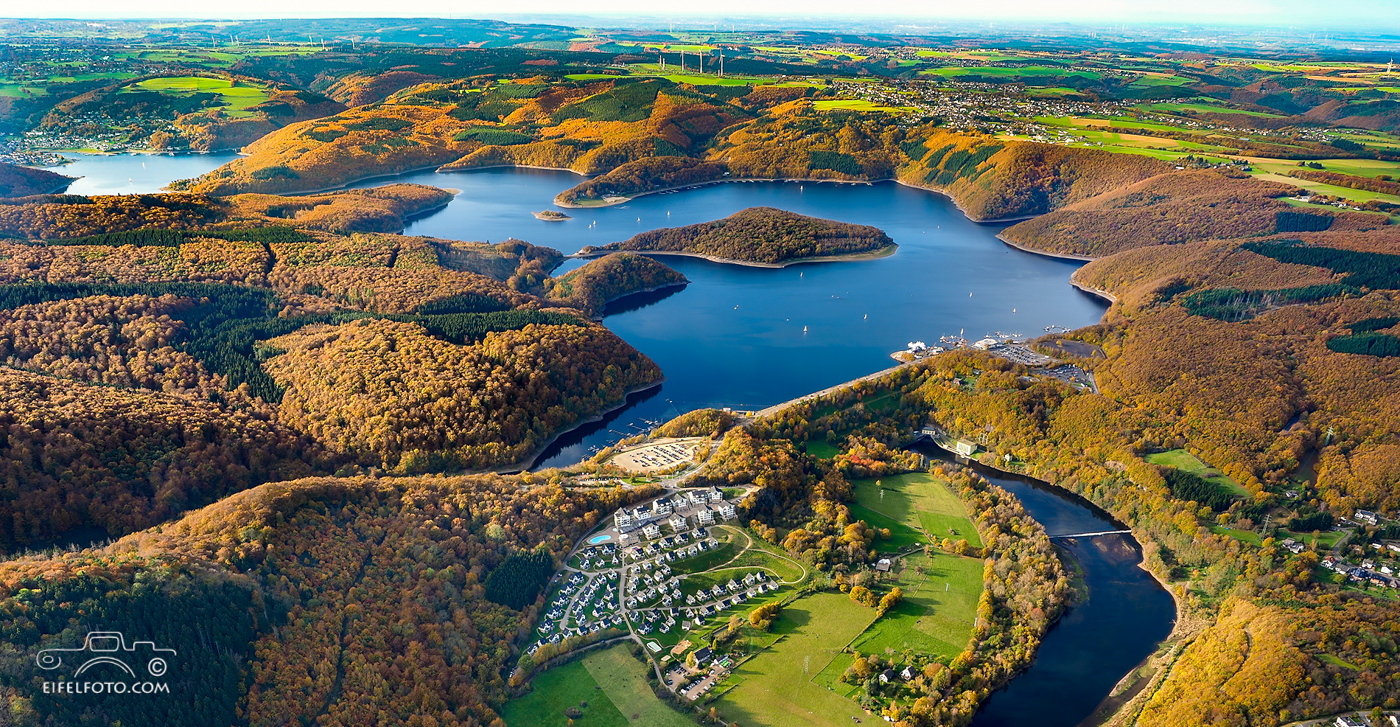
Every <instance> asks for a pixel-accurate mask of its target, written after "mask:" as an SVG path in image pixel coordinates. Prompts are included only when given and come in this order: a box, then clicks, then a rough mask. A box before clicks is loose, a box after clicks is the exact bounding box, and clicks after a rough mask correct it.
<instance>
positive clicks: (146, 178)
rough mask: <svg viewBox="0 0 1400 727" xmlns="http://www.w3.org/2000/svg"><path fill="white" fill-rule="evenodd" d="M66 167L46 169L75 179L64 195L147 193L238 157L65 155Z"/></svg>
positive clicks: (225, 155)
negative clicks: (67, 161)
mask: <svg viewBox="0 0 1400 727" xmlns="http://www.w3.org/2000/svg"><path fill="white" fill-rule="evenodd" d="M64 156H66V157H68V158H69V159H72V160H73V161H72V162H71V163H69V164H64V165H62V166H57V167H50V169H51V170H52V171H55V172H58V173H59V174H67V175H68V176H70V177H79V179H78V180H77V181H75V182H73V183H72V184H71V185H69V186H68V190H67V191H68V194H84V195H92V194H150V193H152V192H159V191H161V189H162V188H163V187H165V185H167V184H170V183H171V182H173V181H175V180H176V179H188V178H190V177H197V176H199V175H201V174H203V173H205V172H207V171H209V170H211V169H215V168H218V167H220V166H222V165H224V164H226V163H228V162H231V161H233V160H234V159H237V158H238V155H237V154H235V153H233V152H220V153H218V154H65V155H64Z"/></svg>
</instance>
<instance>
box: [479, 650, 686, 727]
mask: <svg viewBox="0 0 1400 727" xmlns="http://www.w3.org/2000/svg"><path fill="white" fill-rule="evenodd" d="M631 649H632V647H631V645H629V644H618V645H617V646H612V647H609V648H607V649H604V650H602V651H594V652H592V653H590V654H588V655H586V656H584V657H583V658H582V659H579V660H577V661H573V662H570V663H568V664H565V665H564V666H560V667H556V668H554V669H550V670H549V671H546V672H543V673H541V674H540V675H538V676H536V677H535V679H534V682H533V683H532V687H533V689H532V691H530V692H529V693H528V694H526V695H524V696H523V697H520V698H519V699H514V700H511V701H510V702H508V703H506V706H505V709H504V710H503V714H502V716H503V717H504V718H505V721H506V724H507V725H509V727H567V726H568V725H570V724H574V725H577V726H578V727H694V725H695V724H696V723H695V721H694V720H692V719H690V718H689V717H688V716H686V715H684V714H681V713H679V712H677V711H675V710H674V709H672V708H670V707H669V706H667V705H666V704H665V703H664V702H662V701H661V700H659V699H657V698H656V695H655V694H653V693H652V691H651V687H650V685H648V684H647V680H646V672H647V669H648V668H649V667H648V666H647V665H646V664H643V663H642V662H641V661H638V660H637V659H636V658H634V657H633V656H632V653H631ZM570 707H573V708H576V709H578V710H580V711H581V712H582V713H583V716H582V717H580V718H578V719H577V720H571V719H569V717H568V716H567V715H566V714H565V713H564V710H566V709H568V708H570Z"/></svg>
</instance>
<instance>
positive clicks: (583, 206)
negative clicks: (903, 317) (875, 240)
mask: <svg viewBox="0 0 1400 727" xmlns="http://www.w3.org/2000/svg"><path fill="white" fill-rule="evenodd" d="M502 166H505V165H502ZM897 181H899V180H897V179H895V178H894V177H885V178H883V179H811V178H807V177H790V178H782V177H725V178H723V179H711V180H708V181H703V182H691V183H690V184H680V185H676V186H671V187H658V188H657V189H648V190H646V191H645V192H638V193H636V194H634V195H631V196H628V197H622V198H620V199H617V200H614V201H612V202H606V201H599V202H597V203H594V204H576V203H574V202H565V201H562V200H560V199H559V197H560V195H563V194H564V192H567V191H569V190H567V189H566V190H564V192H560V193H559V194H557V195H555V196H554V204H555V205H557V206H559V207H563V208H565V209H581V210H586V209H597V208H599V207H616V206H617V205H620V204H627V203H628V202H631V201H632V200H634V199H637V198H638V197H646V196H648V195H652V194H661V193H663V192H680V191H683V190H687V189H699V188H700V187H709V186H711V185H715V184H729V183H737V182H797V183H799V184H806V183H808V182H811V183H813V184H825V183H828V182H830V183H834V184H876V183H879V182H897ZM571 189H572V188H571Z"/></svg>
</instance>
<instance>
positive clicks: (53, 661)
mask: <svg viewBox="0 0 1400 727" xmlns="http://www.w3.org/2000/svg"><path fill="white" fill-rule="evenodd" d="M174 656H175V650H174V649H162V648H159V647H157V646H156V644H155V642H154V641H133V642H131V643H130V644H128V643H127V642H126V638H125V637H123V636H122V634H121V632H120V631H90V632H88V635H87V637H86V638H84V639H83V645H82V646H79V647H78V648H76V649H44V650H43V651H40V652H39V653H38V655H36V656H35V657H34V661H35V662H36V663H37V664H38V665H39V668H40V669H49V670H52V669H57V668H58V667H60V666H63V662H64V659H65V658H66V659H69V662H70V663H72V664H78V663H81V666H79V667H78V670H77V671H75V672H74V673H73V675H74V676H78V675H80V674H82V673H83V672H85V671H87V670H88V669H91V668H92V667H95V666H98V665H101V664H109V665H111V666H114V667H117V668H118V669H121V670H122V671H124V672H126V674H127V676H130V677H135V676H136V675H137V674H138V673H139V672H145V673H147V674H150V675H151V676H153V677H159V676H164V675H165V672H166V670H167V669H169V668H170V662H169V661H167V659H168V658H171V657H174Z"/></svg>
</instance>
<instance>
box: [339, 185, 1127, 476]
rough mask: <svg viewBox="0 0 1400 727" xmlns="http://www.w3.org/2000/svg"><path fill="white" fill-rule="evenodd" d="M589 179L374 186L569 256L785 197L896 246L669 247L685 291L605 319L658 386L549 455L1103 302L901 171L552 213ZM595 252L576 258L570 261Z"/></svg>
mask: <svg viewBox="0 0 1400 727" xmlns="http://www.w3.org/2000/svg"><path fill="white" fill-rule="evenodd" d="M581 180H582V177H579V176H578V175H575V174H571V173H568V172H555V171H546V170H530V169H527V170H512V169H489V170H480V171H474V172H458V173H452V174H438V173H434V172H423V173H417V174H407V175H402V176H398V177H394V178H392V180H389V179H376V180H372V181H369V182H366V183H365V184H366V186H372V185H379V184H384V183H386V182H387V181H395V182H414V183H418V184H428V185H433V186H438V187H449V188H453V189H457V190H460V192H459V193H458V195H457V196H456V197H455V198H454V199H453V201H452V203H451V204H449V205H448V206H447V207H445V208H443V209H442V210H440V211H438V212H436V213H433V214H430V215H428V216H426V217H424V218H421V219H419V220H415V221H413V222H412V223H410V225H409V226H408V229H407V231H406V232H407V233H408V234H413V235H432V236H436V237H445V238H452V239H461V240H480V241H487V242H499V241H501V240H504V239H507V238H509V237H515V238H519V239H522V240H526V241H528V242H532V243H535V244H537V245H548V246H550V247H554V248H557V249H559V250H563V251H564V252H567V253H573V252H576V251H578V250H579V249H580V248H582V247H584V246H585V245H595V246H596V245H604V244H606V243H609V242H615V241H617V240H625V239H627V238H628V237H631V236H632V235H635V234H637V233H638V232H642V231H645V230H650V229H655V228H657V227H673V226H678V225H688V224H693V223H696V222H705V221H709V220H714V219H719V218H721V217H725V216H727V215H730V214H733V213H734V212H737V211H739V210H741V209H744V208H746V207H757V206H768V207H778V208H781V209H785V210H790V211H793V212H799V213H802V214H806V215H813V216H819V217H826V218H830V219H836V220H840V221H842V222H855V223H860V224H867V225H874V226H876V227H879V228H881V229H883V230H885V232H887V233H889V235H890V237H892V238H894V240H895V242H896V243H898V245H899V249H898V251H897V252H896V253H895V254H894V255H892V256H889V257H885V258H879V259H875V260H866V261H859V262H831V263H805V264H801V265H794V266H790V267H787V268H783V269H771V268H754V267H745V266H739V265H727V264H723V263H713V262H709V261H706V260H701V259H696V258H683V257H669V256H668V257H662V258H659V259H660V260H662V261H663V262H665V263H666V264H667V265H670V266H671V267H673V268H675V269H676V270H678V271H680V272H681V273H683V274H684V275H685V276H686V277H687V278H689V279H690V281H691V284H690V285H689V286H688V287H686V288H685V289H683V290H680V291H679V292H674V291H673V292H670V293H662V294H656V295H647V296H640V297H639V298H636V299H633V300H629V301H621V302H620V305H614V306H613V307H612V308H611V309H610V310H609V311H608V315H607V316H606V317H605V319H604V321H603V323H604V325H606V326H607V327H608V328H610V329H612V330H613V331H614V332H616V333H617V334H618V335H619V336H621V337H622V338H623V339H625V340H626V341H627V342H628V343H631V344H632V345H633V346H636V347H637V348H638V349H640V350H641V351H642V352H643V353H645V354H647V355H648V356H650V357H651V358H652V359H653V360H655V361H656V362H657V363H658V364H659V365H660V366H661V370H662V371H664V372H665V374H666V381H665V383H664V384H663V385H662V386H661V387H660V389H659V390H653V391H650V392H647V393H646V394H643V395H640V396H638V397H635V400H634V401H633V402H632V403H631V405H630V406H629V407H628V408H627V409H625V410H623V411H618V412H613V413H612V414H610V415H609V416H608V417H607V418H606V419H605V420H604V421H603V422H600V423H598V424H594V425H590V426H585V427H583V428H580V429H579V430H577V431H575V432H573V433H571V434H569V435H566V436H564V437H563V438H561V439H560V441H559V442H557V443H556V445H555V446H554V447H552V448H551V449H550V450H549V451H547V452H546V453H545V454H544V456H543V457H541V458H540V459H539V460H538V461H537V462H536V467H551V466H564V465H569V464H573V463H574V462H577V461H579V460H581V459H584V458H585V457H587V456H588V454H589V453H590V451H593V450H595V449H596V448H601V447H604V446H607V445H608V444H611V443H613V442H616V441H617V440H618V439H621V438H623V437H624V436H631V435H633V434H635V433H637V431H639V430H640V429H645V428H648V424H647V422H648V421H653V422H654V421H658V420H665V419H670V418H671V417H674V416H677V415H678V414H681V413H683V412H686V411H689V410H691V409H697V408H700V407H707V406H718V407H725V406H728V407H734V408H736V409H756V408H761V407H764V406H767V405H770V404H776V403H779V402H782V401H786V400H788V399H792V398H795V397H798V396H801V395H803V394H806V393H810V392H812V391H817V390H819V389H823V388H825V387H827V386H831V385H833V384H837V383H840V382H843V381H848V380H850V379H853V378H856V377H859V376H862V375H865V374H868V373H871V372H873V371H878V370H880V369H882V368H886V367H888V366H891V365H893V363H894V362H893V361H891V360H890V358H889V354H890V353H891V352H892V351H896V350H900V349H903V348H904V347H905V346H906V344H907V343H908V342H910V341H927V342H934V341H936V340H937V339H938V337H939V336H941V335H949V334H953V335H956V334H958V333H960V332H965V333H966V334H967V335H968V336H970V337H975V338H980V337H982V336H983V335H984V334H987V333H992V332H997V331H1000V332H1005V333H1022V334H1025V335H1039V334H1042V333H1044V331H1045V327H1046V326H1052V325H1058V326H1065V327H1068V328H1077V327H1080V326H1085V325H1090V324H1093V323H1095V322H1097V321H1098V320H1099V318H1100V317H1102V315H1103V312H1104V310H1105V309H1106V304H1105V303H1104V302H1103V301H1101V300H1099V299H1097V298H1095V297H1093V296H1090V295H1088V294H1085V293H1083V292H1081V291H1079V290H1077V289H1075V288H1074V287H1072V286H1071V285H1070V284H1069V275H1070V273H1072V272H1073V271H1074V270H1075V269H1076V268H1077V267H1078V266H1079V265H1081V264H1082V263H1077V262H1074V261H1068V260H1060V259H1056V258H1049V257H1044V256H1041V255H1033V254H1030V253H1026V252H1022V251H1020V250H1017V249H1015V248H1012V247H1010V246H1008V245H1005V244H1003V243H1002V242H1001V241H1000V240H998V239H997V237H996V235H997V233H998V232H999V231H1000V230H1001V229H1002V228H1003V226H1001V225H980V224H977V223H975V222H972V221H971V220H969V219H967V217H965V216H964V215H963V214H962V213H961V212H960V211H958V209H957V207H956V206H954V205H953V203H952V202H951V201H949V200H948V199H947V198H945V197H942V196H940V195H936V194H932V193H930V192H927V191H924V190H920V189H913V188H909V187H904V186H901V185H898V184H895V183H893V182H882V183H876V184H836V183H811V182H808V183H802V184H799V183H795V182H741V183H728V184H718V185H711V186H707V187H699V188H696V189H690V190H684V191H680V192H673V193H666V194H658V195H649V196H645V197H640V198H638V199H635V200H633V201H631V202H629V203H627V204H623V205H618V206H614V207H603V208H594V209H578V210H567V212H568V213H569V214H570V215H573V217H574V218H573V219H571V220H568V221H565V222H543V221H540V220H537V219H535V218H534V217H533V216H532V214H531V213H532V212H536V211H539V210H543V209H552V208H553V205H552V200H553V198H554V196H555V195H556V194H558V193H559V192H561V191H563V190H565V189H567V188H569V187H571V186H573V185H575V184H577V183H578V182H579V181H581ZM583 262H584V261H580V260H571V261H569V263H568V264H567V265H565V266H564V267H562V268H561V271H564V270H568V269H570V268H572V267H576V266H577V265H581V264H582V263H583Z"/></svg>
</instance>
